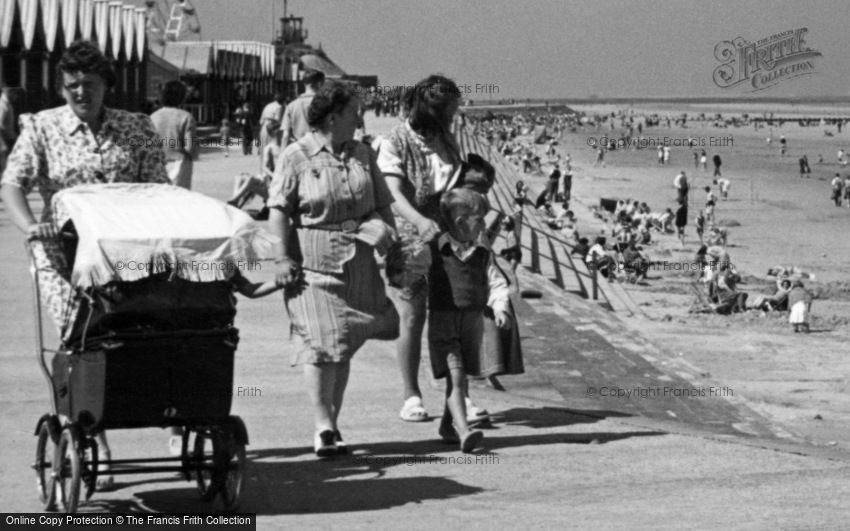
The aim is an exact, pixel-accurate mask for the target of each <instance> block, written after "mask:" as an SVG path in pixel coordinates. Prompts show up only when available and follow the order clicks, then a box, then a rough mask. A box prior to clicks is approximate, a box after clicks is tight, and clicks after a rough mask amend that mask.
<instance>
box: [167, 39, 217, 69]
mask: <svg viewBox="0 0 850 531" xmlns="http://www.w3.org/2000/svg"><path fill="white" fill-rule="evenodd" d="M162 58H163V59H165V60H166V61H168V62H169V63H171V64H173V65H174V66H176V67H177V68H179V69H180V70H182V71H184V72H191V73H195V74H201V75H207V74H209V73H211V72H212V47H211V46H210V45H209V43H198V44H192V45H189V44H186V45H184V44H183V43H179V44H178V43H169V44H168V45H167V46H166V47H165V50H163V52H162Z"/></svg>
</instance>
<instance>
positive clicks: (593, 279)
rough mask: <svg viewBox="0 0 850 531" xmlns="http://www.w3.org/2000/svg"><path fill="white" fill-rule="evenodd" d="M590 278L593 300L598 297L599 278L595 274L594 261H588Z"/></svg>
mask: <svg viewBox="0 0 850 531" xmlns="http://www.w3.org/2000/svg"><path fill="white" fill-rule="evenodd" d="M590 280H591V283H592V284H593V300H598V299H599V278H598V275H597V274H596V261H595V260H594V261H593V262H591V263H590Z"/></svg>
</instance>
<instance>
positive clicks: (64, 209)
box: [30, 184, 280, 512]
mask: <svg viewBox="0 0 850 531" xmlns="http://www.w3.org/2000/svg"><path fill="white" fill-rule="evenodd" d="M52 207H53V210H54V220H55V222H56V225H57V227H59V228H60V229H61V233H62V234H63V235H65V238H64V239H63V244H61V245H57V244H56V242H47V241H45V242H40V241H33V242H31V243H30V250H31V254H32V257H33V264H34V267H33V272H34V280H35V284H36V291H35V296H36V312H37V319H36V323H37V341H38V347H39V348H38V356H39V363H40V366H41V368H42V371H43V372H44V374H45V376H46V378H47V381H48V384H49V389H50V393H51V396H52V404H51V409H52V412H51V413H49V414H45V415H43V416H42V417H41V419H39V421H38V424H37V428H36V435H37V436H38V442H37V451H36V454H37V457H36V462H35V464H34V469H35V470H36V474H37V480H38V485H39V491H40V496H41V501H42V503H43V505H44V507H45V509H48V510H50V509H53V508H54V504H55V502H57V501H58V502H59V503H60V504H61V506H62V509H64V510H65V511H67V512H74V511H75V510H76V508H77V505H78V503H79V496H80V487H81V484H83V485H84V486H85V487H86V492H85V496H86V499H88V497H90V496H91V494H92V493H93V491H94V490H95V489H96V488H104V487H107V488H108V487H109V486H110V483H111V481H112V476H113V475H115V474H129V473H139V472H140V469H139V467H138V466H134V465H138V464H139V463H152V462H156V463H167V462H169V461H173V462H175V463H176V464H177V465H179V466H172V467H168V466H157V467H153V468H151V469H150V470H149V471H151V472H167V471H174V472H181V473H182V474H183V475H184V476H185V477H186V479H190V478H194V479H195V481H196V482H197V485H198V489H199V491H200V493H201V496H202V497H203V498H205V499H213V498H214V497H216V496H217V495H218V494H221V498H222V500H223V503H224V507H225V509H227V510H234V509H235V508H236V507H237V505H238V498H239V494H240V492H241V485H242V473H243V468H244V459H245V445H246V444H247V442H248V438H247V430H246V429H245V426H244V423H242V421H241V419H239V417H235V416H231V415H230V406H231V399H232V396H231V393H232V385H233V359H234V354H235V350H236V344H237V343H238V330H237V329H236V328H235V327H233V319H234V317H235V314H236V310H235V299H234V297H233V292H234V291H238V292H240V293H242V294H244V295H246V296H249V297H260V296H264V295H267V294H269V293H272V292H274V291H276V290H278V289H280V286H279V285H278V284H277V282H275V281H267V282H258V283H254V282H250V281H249V280H248V279H246V278H245V277H243V276H242V275H241V273H240V272H239V269H240V268H245V267H246V266H247V267H248V268H250V267H251V265H252V264H254V267H255V268H256V264H259V262H258V258H259V257H260V256H261V255H269V252H268V251H269V247H270V244H271V240H268V239H266V237H265V234H264V233H263V232H262V231H260V230H259V229H257V228H256V227H254V226H253V224H252V222H251V219H250V217H248V216H247V215H246V214H244V213H242V212H240V211H238V210H237V209H234V208H232V207H228V206H226V205H224V204H223V203H220V202H218V201H216V200H214V199H211V198H208V197H206V196H203V195H201V194H196V193H194V192H189V191H187V190H183V189H180V188H175V187H172V186H167V185H147V184H144V185H138V184H132V185H126V184H110V185H96V186H80V187H75V188H73V189H68V190H65V191H63V192H60V193H57V194H56V195H55V196H54V198H53V205H52ZM50 249H52V251H51V250H50ZM45 293H47V294H49V296H48V297H47V298H48V299H49V302H50V308H49V309H50V313H51V315H52V316H53V318H54V321H55V322H56V324H57V325H58V326H59V328H60V337H61V341H60V348H59V349H57V350H47V349H45V348H43V333H42V328H41V306H40V302H41V299H42V298H43V296H44V294H45ZM63 298H64V299H65V300H62V299H63ZM47 353H50V354H52V355H53V357H52V362H51V368H48V363H47V360H46V357H45V354H47ZM145 427H180V428H182V429H184V432H183V434H182V436H181V448H180V452H179V454H180V455H179V456H177V457H171V458H156V459H140V460H130V459H122V460H112V459H111V456H110V455H109V448H108V445H107V443H106V437H105V432H106V431H107V430H108V429H119V428H120V429H125V428H145ZM192 436H194V441H193V446H192V448H191V449H190V448H189V441H190V439H191V438H192ZM51 451H52V453H51ZM141 471H144V470H143V469H142V470H141ZM104 474H105V475H104ZM99 476H100V477H99Z"/></svg>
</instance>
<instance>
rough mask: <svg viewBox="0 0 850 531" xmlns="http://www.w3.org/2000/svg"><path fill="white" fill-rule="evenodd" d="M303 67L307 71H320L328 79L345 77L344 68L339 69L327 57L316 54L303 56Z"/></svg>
mask: <svg viewBox="0 0 850 531" xmlns="http://www.w3.org/2000/svg"><path fill="white" fill-rule="evenodd" d="M301 65H302V66H303V67H304V69H305V70H318V71H319V72H322V73H323V74H325V77H327V78H332V79H335V78H341V77H343V76H344V75H345V72H343V70H342V68H340V67H338V66H337V65H335V64H334V63H333V61H331V60H330V59H328V58H326V57H322V56H320V55H316V54H304V55H302V56H301Z"/></svg>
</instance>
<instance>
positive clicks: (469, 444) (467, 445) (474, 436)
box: [460, 431, 484, 454]
mask: <svg viewBox="0 0 850 531" xmlns="http://www.w3.org/2000/svg"><path fill="white" fill-rule="evenodd" d="M483 438H484V434H483V433H481V432H480V431H468V432H466V434H465V435H464V436H463V437H461V439H460V451H461V452H463V453H465V454H468V453H471V452H472V450H474V449H475V447H476V446H478V445H479V444H480V443H481V440H482V439H483Z"/></svg>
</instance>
